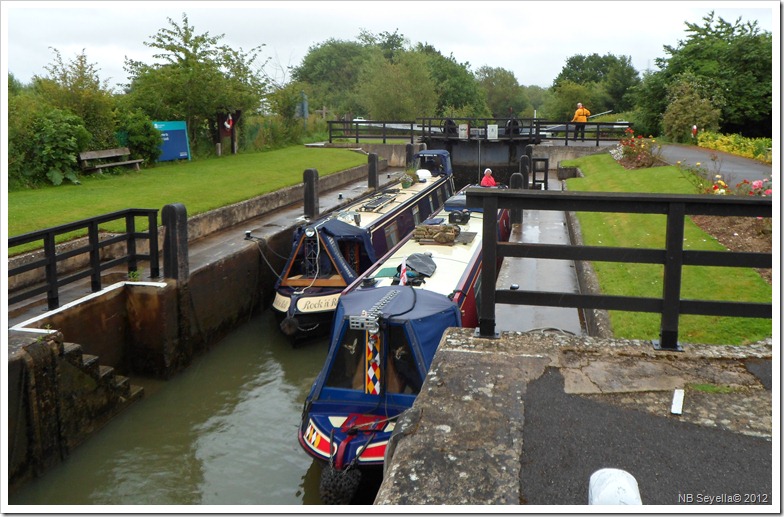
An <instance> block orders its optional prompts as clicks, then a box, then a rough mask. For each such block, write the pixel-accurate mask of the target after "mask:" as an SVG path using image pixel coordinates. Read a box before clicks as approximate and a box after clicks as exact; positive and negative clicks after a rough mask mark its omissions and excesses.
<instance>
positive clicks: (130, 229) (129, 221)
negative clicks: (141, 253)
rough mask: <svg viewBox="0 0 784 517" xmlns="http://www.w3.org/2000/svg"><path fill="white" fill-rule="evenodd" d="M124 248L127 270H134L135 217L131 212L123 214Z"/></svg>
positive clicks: (135, 268)
mask: <svg viewBox="0 0 784 517" xmlns="http://www.w3.org/2000/svg"><path fill="white" fill-rule="evenodd" d="M125 236H126V241H125V245H126V250H127V251H128V272H131V271H136V270H137V269H138V265H137V263H136V219H135V218H134V214H133V212H132V213H130V214H128V215H126V216H125Z"/></svg>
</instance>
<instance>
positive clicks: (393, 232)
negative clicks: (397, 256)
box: [384, 224, 400, 249]
mask: <svg viewBox="0 0 784 517" xmlns="http://www.w3.org/2000/svg"><path fill="white" fill-rule="evenodd" d="M384 236H385V237H386V239H387V249H392V246H394V245H395V244H397V242H398V241H399V240H400V237H399V236H398V232H397V224H390V225H388V226H387V227H386V228H384Z"/></svg>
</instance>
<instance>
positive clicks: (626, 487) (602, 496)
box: [588, 469, 642, 505]
mask: <svg viewBox="0 0 784 517" xmlns="http://www.w3.org/2000/svg"><path fill="white" fill-rule="evenodd" d="M588 504H607V505H609V504H628V505H640V504H642V500H641V499H640V489H639V487H638V486H637V480H636V479H634V476H632V475H631V474H629V473H628V472H626V471H625V470H621V469H600V470H597V471H596V472H594V473H593V474H591V479H590V481H589V483H588Z"/></svg>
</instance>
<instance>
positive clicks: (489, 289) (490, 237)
mask: <svg viewBox="0 0 784 517" xmlns="http://www.w3.org/2000/svg"><path fill="white" fill-rule="evenodd" d="M482 212H483V213H482V273H481V280H482V289H481V293H480V306H479V336H480V337H484V338H494V337H498V336H497V334H496V332H495V282H496V277H495V274H496V271H495V266H496V257H497V250H496V245H497V243H498V238H497V232H498V198H497V197H495V196H494V195H491V196H486V197H483V198H482Z"/></svg>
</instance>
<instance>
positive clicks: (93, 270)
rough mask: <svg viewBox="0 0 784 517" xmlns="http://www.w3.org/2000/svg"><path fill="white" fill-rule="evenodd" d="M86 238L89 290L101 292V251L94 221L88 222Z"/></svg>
mask: <svg viewBox="0 0 784 517" xmlns="http://www.w3.org/2000/svg"><path fill="white" fill-rule="evenodd" d="M87 237H88V239H87V241H88V243H89V248H90V252H89V255H90V290H91V291H92V292H94V293H95V292H97V291H100V290H101V250H100V246H99V237H98V223H97V222H96V221H90V225H89V228H88V229H87Z"/></svg>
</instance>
